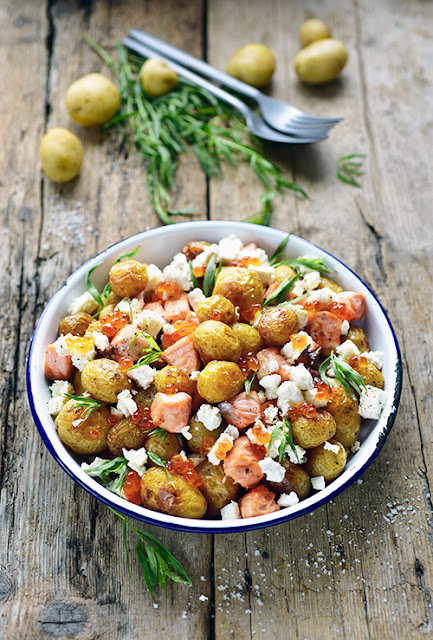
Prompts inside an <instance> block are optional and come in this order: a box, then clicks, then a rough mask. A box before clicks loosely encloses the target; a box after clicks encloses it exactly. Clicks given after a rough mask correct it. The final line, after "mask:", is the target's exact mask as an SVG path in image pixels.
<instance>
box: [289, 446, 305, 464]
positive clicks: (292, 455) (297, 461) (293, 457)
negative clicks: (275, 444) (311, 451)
mask: <svg viewBox="0 0 433 640" xmlns="http://www.w3.org/2000/svg"><path fill="white" fill-rule="evenodd" d="M293 446H294V447H295V451H296V454H298V457H296V454H295V451H293V449H292V447H291V446H290V445H289V444H288V445H287V447H286V454H287V455H288V456H289V460H290V462H291V463H292V464H304V462H307V456H306V453H307V452H306V451H305V449H303V448H302V447H300V446H299V445H298V444H295V445H293Z"/></svg>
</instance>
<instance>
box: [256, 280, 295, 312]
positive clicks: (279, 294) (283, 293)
mask: <svg viewBox="0 0 433 640" xmlns="http://www.w3.org/2000/svg"><path fill="white" fill-rule="evenodd" d="M300 277H301V274H300V273H297V274H296V275H295V276H293V277H292V278H291V277H290V275H289V276H286V277H285V278H284V280H283V281H282V283H281V284H280V286H279V287H278V289H277V290H276V291H274V293H273V294H272V295H271V296H269V298H267V300H265V301H264V302H263V308H265V307H268V306H269V305H270V304H275V305H278V304H281V303H282V302H285V300H286V298H287V296H288V295H289V292H290V291H291V290H292V289H293V286H294V284H295V282H296V280H299V278H300Z"/></svg>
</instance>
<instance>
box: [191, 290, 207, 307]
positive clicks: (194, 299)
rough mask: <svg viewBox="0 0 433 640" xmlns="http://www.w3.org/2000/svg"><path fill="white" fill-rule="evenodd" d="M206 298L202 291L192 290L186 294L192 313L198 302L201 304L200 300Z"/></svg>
mask: <svg viewBox="0 0 433 640" xmlns="http://www.w3.org/2000/svg"><path fill="white" fill-rule="evenodd" d="M205 298H206V296H205V295H204V293H203V291H202V290H201V289H198V288H196V289H193V290H192V291H190V292H189V293H188V302H189V304H190V305H191V307H192V309H193V311H195V310H196V308H197V305H198V304H199V302H201V301H202V300H204V299H205Z"/></svg>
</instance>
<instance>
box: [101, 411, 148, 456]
mask: <svg viewBox="0 0 433 640" xmlns="http://www.w3.org/2000/svg"><path fill="white" fill-rule="evenodd" d="M145 441H146V434H145V433H143V432H142V431H141V429H140V428H139V426H138V425H136V424H134V423H133V422H131V421H130V420H129V419H128V418H124V419H123V420H120V422H118V423H117V424H115V425H114V427H111V429H110V431H109V432H108V433H107V445H108V448H109V449H110V451H111V453H112V454H113V455H115V456H122V455H123V453H122V449H141V447H143V446H144V443H145Z"/></svg>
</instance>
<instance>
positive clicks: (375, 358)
mask: <svg viewBox="0 0 433 640" xmlns="http://www.w3.org/2000/svg"><path fill="white" fill-rule="evenodd" d="M362 355H363V356H365V357H366V358H367V360H368V361H369V362H371V364H374V366H375V367H377V368H378V369H379V370H382V367H383V353H382V351H367V352H366V353H363V354H362Z"/></svg>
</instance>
